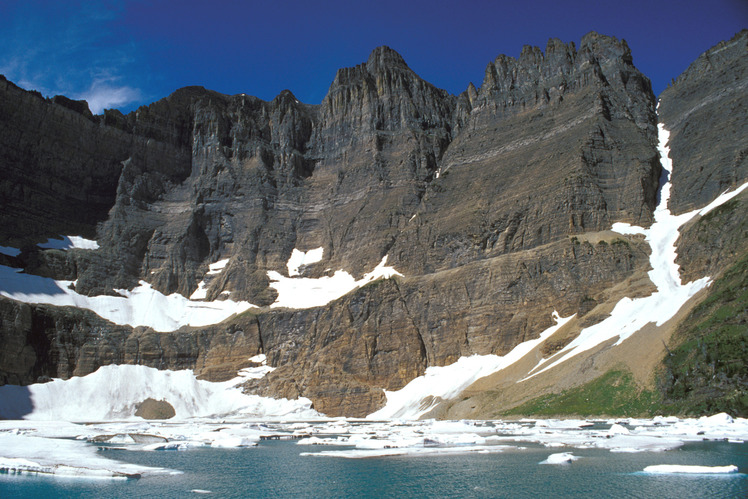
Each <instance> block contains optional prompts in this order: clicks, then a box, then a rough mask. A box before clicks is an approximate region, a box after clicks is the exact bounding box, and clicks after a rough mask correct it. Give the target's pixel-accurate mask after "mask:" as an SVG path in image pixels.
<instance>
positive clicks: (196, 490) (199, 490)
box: [190, 94, 244, 494]
mask: <svg viewBox="0 0 748 499" xmlns="http://www.w3.org/2000/svg"><path fill="white" fill-rule="evenodd" d="M242 95H244V94H242ZM190 492H192V493H193V494H212V493H213V492H211V491H210V490H204V489H192V490H190Z"/></svg>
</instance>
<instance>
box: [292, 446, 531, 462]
mask: <svg viewBox="0 0 748 499" xmlns="http://www.w3.org/2000/svg"><path fill="white" fill-rule="evenodd" d="M515 448H516V447H511V446H506V445H477V446H474V447H401V448H382V449H366V450H331V451H321V452H302V453H301V454H299V455H300V456H314V457H342V458H346V459H363V458H370V457H385V456H408V455H432V454H469V453H473V452H477V453H481V454H492V453H499V452H504V451H506V450H507V449H515Z"/></svg>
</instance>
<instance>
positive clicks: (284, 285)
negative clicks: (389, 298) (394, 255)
mask: <svg viewBox="0 0 748 499" xmlns="http://www.w3.org/2000/svg"><path fill="white" fill-rule="evenodd" d="M318 249H319V248H318ZM294 251H296V250H294ZM314 251H317V250H311V251H309V252H307V253H303V254H302V255H304V257H303V258H301V259H299V257H298V256H294V255H295V253H294V254H292V255H291V260H293V259H295V260H294V261H293V262H292V261H291V260H289V262H288V269H289V275H291V274H292V270H294V272H295V274H294V275H296V274H298V266H299V265H300V263H298V262H299V261H304V262H306V263H310V262H309V260H308V259H309V258H310V257H309V254H310V253H312V252H314ZM299 253H300V252H299ZM312 257H313V258H316V255H312ZM319 258H320V259H321V258H322V255H321V253H320V254H319ZM386 263H387V257H386V256H385V257H384V258H382V261H381V262H379V265H377V266H376V267H375V268H374V270H372V271H371V272H370V273H368V274H366V275H364V277H362V278H361V279H359V280H358V281H357V280H355V279H354V278H353V276H352V275H351V274H349V273H348V272H346V271H344V270H338V271H336V272H335V274H333V275H332V276H324V277H319V278H317V279H312V278H309V277H285V276H284V275H282V274H281V273H280V272H276V271H273V270H271V271H268V278H269V279H270V287H271V288H273V289H275V290H276V291H278V298H277V299H276V300H275V303H273V304H272V305H270V306H271V307H286V308H296V309H302V308H312V307H321V306H323V305H327V304H328V303H330V302H331V301H333V300H337V299H338V298H340V297H341V296H343V295H346V294H348V293H350V292H351V291H353V290H354V289H356V288H359V287H361V286H363V285H364V284H367V283H370V282H373V281H376V280H378V279H389V278H390V277H392V276H395V275H400V276H401V275H402V274H400V273H399V272H398V271H396V270H395V269H394V268H392V267H387V266H386V265H385V264H386Z"/></svg>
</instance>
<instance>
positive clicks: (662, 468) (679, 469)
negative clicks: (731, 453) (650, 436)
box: [644, 464, 738, 475]
mask: <svg viewBox="0 0 748 499" xmlns="http://www.w3.org/2000/svg"><path fill="white" fill-rule="evenodd" d="M737 472H738V467H737V466H735V465H730V466H691V465H683V464H658V465H655V466H647V467H646V468H644V473H697V474H700V475H704V474H708V475H711V474H723V473H737Z"/></svg>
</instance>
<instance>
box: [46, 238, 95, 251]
mask: <svg viewBox="0 0 748 499" xmlns="http://www.w3.org/2000/svg"><path fill="white" fill-rule="evenodd" d="M61 237H62V239H52V238H48V239H47V242H46V243H40V244H37V246H39V247H40V248H42V249H60V250H67V249H71V248H77V249H87V250H97V249H99V243H97V242H96V241H93V240H91V239H85V238H83V237H80V236H61Z"/></svg>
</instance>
